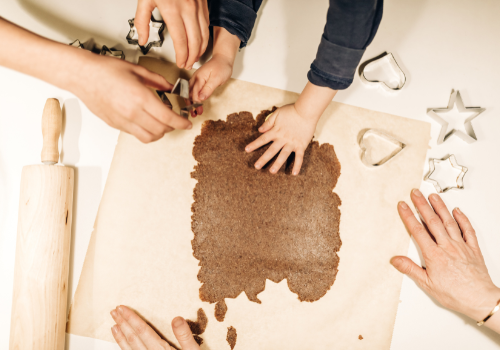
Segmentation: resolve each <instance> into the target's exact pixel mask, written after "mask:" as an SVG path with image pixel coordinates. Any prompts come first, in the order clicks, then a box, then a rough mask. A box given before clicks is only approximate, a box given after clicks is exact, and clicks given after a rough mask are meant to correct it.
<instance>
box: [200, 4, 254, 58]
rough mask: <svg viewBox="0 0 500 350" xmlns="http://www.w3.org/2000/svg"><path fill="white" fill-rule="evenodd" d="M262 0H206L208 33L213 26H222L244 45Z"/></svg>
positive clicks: (241, 45) (250, 32)
mask: <svg viewBox="0 0 500 350" xmlns="http://www.w3.org/2000/svg"><path fill="white" fill-rule="evenodd" d="M261 4H262V0H208V11H209V13H210V14H209V18H210V34H212V28H213V27H222V28H224V29H226V30H227V31H228V32H229V33H231V34H233V35H236V36H237V37H238V38H239V39H240V40H241V44H240V48H242V47H245V46H246V45H247V43H248V40H249V39H250V35H251V34H252V29H253V26H254V24H255V19H256V18H257V11H258V10H259V7H260V5H261Z"/></svg>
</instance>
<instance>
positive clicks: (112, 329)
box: [111, 324, 118, 334]
mask: <svg viewBox="0 0 500 350" xmlns="http://www.w3.org/2000/svg"><path fill="white" fill-rule="evenodd" d="M111 332H113V334H117V333H118V325H117V324H115V325H114V326H113V327H111Z"/></svg>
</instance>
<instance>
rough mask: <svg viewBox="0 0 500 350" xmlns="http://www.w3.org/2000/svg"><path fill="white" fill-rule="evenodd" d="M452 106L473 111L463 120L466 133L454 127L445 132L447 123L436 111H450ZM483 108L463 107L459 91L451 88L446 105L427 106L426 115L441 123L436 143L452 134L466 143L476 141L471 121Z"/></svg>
mask: <svg viewBox="0 0 500 350" xmlns="http://www.w3.org/2000/svg"><path fill="white" fill-rule="evenodd" d="M453 106H457V109H458V111H459V112H475V113H474V114H473V115H472V116H470V117H468V118H467V119H466V120H465V122H464V128H465V131H466V132H467V133H465V132H463V131H462V130H456V129H452V130H451V131H450V132H447V131H448V125H449V123H448V122H447V121H446V120H444V119H443V118H441V117H440V116H439V115H438V112H448V111H451V110H452V109H453ZM485 110H486V108H481V107H465V106H464V102H463V101H462V96H461V95H460V92H459V91H458V90H457V91H454V90H451V95H450V101H449V102H448V107H445V108H427V115H428V116H429V117H431V118H432V119H434V120H435V121H436V122H438V123H439V124H440V125H441V131H440V132H439V137H438V140H437V144H438V145H439V144H441V143H443V142H445V141H446V140H447V139H448V138H449V137H450V136H452V135H457V136H458V137H460V138H461V139H462V140H464V141H465V142H467V143H473V142H476V141H477V137H476V133H475V132H474V129H473V127H472V123H471V122H472V120H473V119H475V118H476V117H477V116H478V115H480V114H481V113H483V112H484V111H485Z"/></svg>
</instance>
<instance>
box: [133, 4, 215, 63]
mask: <svg viewBox="0 0 500 350" xmlns="http://www.w3.org/2000/svg"><path fill="white" fill-rule="evenodd" d="M155 7H158V10H159V11H160V13H161V16H162V17H163V20H164V21H165V23H166V25H167V28H168V32H169V33H170V36H171V37H172V41H173V42H174V49H175V60H176V63H177V66H178V67H179V68H185V69H188V70H189V69H191V68H192V67H193V64H194V63H195V62H197V61H198V60H199V58H200V56H201V55H203V53H204V52H205V50H206V48H207V44H208V39H209V36H210V33H209V30H208V23H209V19H208V4H207V1H206V0H138V1H137V11H136V14H135V20H134V23H135V26H136V28H137V33H138V35H139V44H141V45H143V46H144V45H146V43H147V42H148V38H149V21H150V19H151V13H152V12H153V10H154V9H155Z"/></svg>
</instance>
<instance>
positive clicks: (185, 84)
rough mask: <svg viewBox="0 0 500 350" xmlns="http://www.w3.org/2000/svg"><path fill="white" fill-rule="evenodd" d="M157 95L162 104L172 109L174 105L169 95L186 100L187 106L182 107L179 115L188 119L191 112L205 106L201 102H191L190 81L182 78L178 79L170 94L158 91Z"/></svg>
mask: <svg viewBox="0 0 500 350" xmlns="http://www.w3.org/2000/svg"><path fill="white" fill-rule="evenodd" d="M156 93H157V94H158V96H159V97H160V99H161V100H162V102H163V103H164V104H165V105H166V106H167V107H168V108H172V103H170V100H169V99H168V97H167V93H170V94H172V95H177V96H180V97H182V98H183V99H184V101H185V102H186V106H185V107H181V109H180V111H179V114H180V115H181V117H185V118H187V117H189V113H190V112H191V110H193V109H195V108H197V107H200V106H203V103H199V102H196V103H195V102H193V101H191V100H190V98H189V81H187V80H186V79H182V78H179V79H177V81H176V82H175V84H174V87H173V88H172V91H170V92H168V91H159V90H158V91H156Z"/></svg>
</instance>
